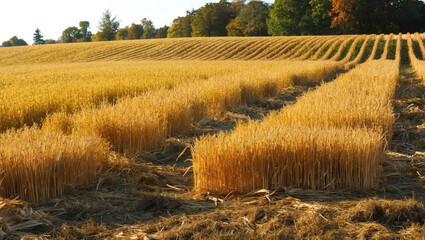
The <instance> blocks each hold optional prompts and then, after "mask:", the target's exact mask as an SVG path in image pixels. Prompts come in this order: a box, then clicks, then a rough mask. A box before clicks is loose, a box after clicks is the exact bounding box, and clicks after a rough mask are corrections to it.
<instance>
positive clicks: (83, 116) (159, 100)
mask: <svg viewBox="0 0 425 240" xmlns="http://www.w3.org/2000/svg"><path fill="white" fill-rule="evenodd" d="M270 64H271V63H270ZM274 66H275V67H278V65H274ZM295 66H296V68H295ZM258 67H260V66H258ZM254 69H255V68H253V70H254ZM277 69H279V70H278V72H276V74H273V73H272V72H270V71H267V72H257V71H255V72H253V73H255V74H253V73H246V74H245V73H244V75H243V76H240V77H237V76H235V77H232V76H230V79H228V78H226V77H220V78H215V79H212V80H210V81H205V82H195V83H193V84H190V85H187V86H183V85H182V86H181V87H180V88H175V89H172V90H161V91H158V92H157V93H147V94H146V95H144V96H140V97H138V98H135V99H134V100H131V99H128V100H126V99H122V100H120V101H119V102H118V103H117V104H115V105H114V106H106V105H105V106H103V107H102V108H101V109H99V110H96V109H93V110H90V109H89V110H86V111H81V112H80V113H77V114H74V115H72V116H70V118H68V119H64V120H61V119H59V123H55V121H54V122H53V123H52V124H59V125H60V124H62V123H61V121H65V122H69V123H70V124H71V126H70V127H68V128H71V129H73V132H75V133H79V134H82V135H89V136H90V135H97V136H102V137H103V138H106V139H107V140H108V141H109V142H110V143H111V144H112V146H114V149H115V150H117V151H120V152H124V153H128V154H134V153H137V152H140V151H145V150H152V149H154V148H156V147H158V146H160V144H161V142H162V141H163V140H164V139H165V138H166V137H169V136H174V135H175V134H180V133H184V132H185V131H187V130H188V129H191V124H192V123H193V122H196V121H199V120H200V119H202V118H204V117H205V116H215V115H217V114H220V113H221V112H223V111H226V110H229V109H231V108H233V107H236V106H239V105H240V104H241V101H243V102H246V101H251V100H252V99H254V100H255V99H258V98H261V97H264V96H270V95H271V94H272V95H273V94H275V93H276V91H277V90H279V89H281V88H282V87H285V86H289V85H290V84H291V82H293V81H295V80H296V79H305V78H310V79H313V78H314V79H317V80H319V79H321V78H322V77H324V76H326V75H328V74H330V73H332V72H334V71H336V69H337V65H336V64H316V63H307V62H306V63H304V62H303V63H302V64H301V63H297V62H294V63H288V64H286V66H285V68H284V69H281V65H280V64H279V67H278V68H277ZM288 70H290V71H288ZM263 71H265V70H263ZM294 71H295V72H294ZM288 84H289V85H288ZM197 89H203V91H199V90H197ZM276 89H277V90H276ZM163 91H165V92H163ZM165 96H166V97H165ZM43 127H44V126H43ZM58 128H59V129H60V128H61V127H58ZM50 129H52V127H51V128H50Z"/></svg>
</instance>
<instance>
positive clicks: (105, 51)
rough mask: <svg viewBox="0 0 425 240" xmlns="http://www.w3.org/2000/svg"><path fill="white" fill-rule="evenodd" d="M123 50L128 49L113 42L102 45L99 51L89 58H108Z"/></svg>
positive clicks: (95, 59) (93, 59)
mask: <svg viewBox="0 0 425 240" xmlns="http://www.w3.org/2000/svg"><path fill="white" fill-rule="evenodd" d="M130 49H131V48H130ZM125 50H128V49H127V48H125V46H116V45H114V44H111V45H110V46H104V48H102V51H99V52H98V53H97V54H96V55H94V56H93V57H92V58H90V60H92V61H100V60H108V59H109V58H111V57H113V56H115V55H117V54H119V53H122V52H123V51H125Z"/></svg>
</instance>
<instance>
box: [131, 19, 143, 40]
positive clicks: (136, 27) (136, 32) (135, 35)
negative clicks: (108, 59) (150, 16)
mask: <svg viewBox="0 0 425 240" xmlns="http://www.w3.org/2000/svg"><path fill="white" fill-rule="evenodd" d="M142 35H143V26H142V25H141V24H134V23H133V24H131V27H129V28H128V39H140V38H141V37H142Z"/></svg>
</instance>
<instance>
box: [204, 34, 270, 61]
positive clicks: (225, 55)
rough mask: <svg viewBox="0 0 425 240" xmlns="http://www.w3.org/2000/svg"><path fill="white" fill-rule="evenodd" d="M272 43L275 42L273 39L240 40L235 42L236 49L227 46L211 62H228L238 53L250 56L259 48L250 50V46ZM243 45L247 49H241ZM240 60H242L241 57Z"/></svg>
mask: <svg viewBox="0 0 425 240" xmlns="http://www.w3.org/2000/svg"><path fill="white" fill-rule="evenodd" d="M270 41H273V40H272V39H271V38H268V39H267V40H264V39H259V38H253V39H252V40H249V41H248V40H246V38H238V40H237V41H235V42H236V44H235V45H234V46H235V47H228V46H225V48H223V49H222V50H221V51H220V52H219V53H218V54H216V55H215V56H214V58H212V59H211V60H227V59H230V58H231V56H232V54H235V53H237V52H238V51H241V52H242V53H241V54H240V56H245V55H249V54H251V53H252V52H251V51H252V50H254V51H255V50H256V49H257V48H255V49H251V48H250V46H252V45H253V44H255V45H259V43H261V42H262V43H264V44H267V43H268V42H270ZM241 45H245V46H246V47H241ZM235 50H236V51H235ZM235 59H236V58H235ZM239 59H241V57H240V58H239Z"/></svg>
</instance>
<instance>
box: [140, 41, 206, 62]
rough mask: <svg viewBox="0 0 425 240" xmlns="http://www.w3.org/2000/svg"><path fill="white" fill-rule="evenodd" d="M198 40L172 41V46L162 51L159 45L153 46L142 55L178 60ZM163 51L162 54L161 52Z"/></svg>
mask: <svg viewBox="0 0 425 240" xmlns="http://www.w3.org/2000/svg"><path fill="white" fill-rule="evenodd" d="M196 43H198V41H182V42H181V43H178V42H177V44H176V43H172V44H171V45H172V46H173V48H172V50H171V51H168V52H165V53H164V52H162V51H161V50H162V48H161V47H160V46H156V47H154V48H151V49H149V52H147V53H146V54H145V56H144V58H145V59H153V58H155V59H158V60H167V59H170V60H171V59H172V60H180V59H181V56H182V55H184V53H185V52H187V51H189V50H190V49H191V48H192V47H193V46H194V45H195V44H196ZM161 53H164V54H161Z"/></svg>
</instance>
